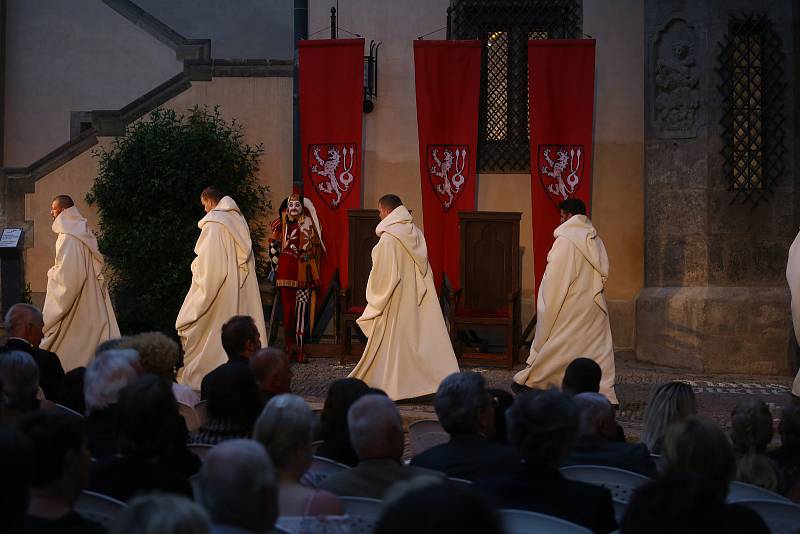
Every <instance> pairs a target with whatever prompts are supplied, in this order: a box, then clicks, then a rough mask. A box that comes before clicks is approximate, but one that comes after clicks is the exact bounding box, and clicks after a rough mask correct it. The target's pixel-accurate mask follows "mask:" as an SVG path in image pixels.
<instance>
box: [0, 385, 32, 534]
mask: <svg viewBox="0 0 800 534" xmlns="http://www.w3.org/2000/svg"><path fill="white" fill-rule="evenodd" d="M2 396H3V393H2V388H0V399H1V398H2ZM1 415H2V402H0V422H1V421H2V417H1ZM32 450H33V445H32V444H31V442H30V440H28V438H27V437H25V435H23V434H22V433H21V432H19V430H17V429H16V428H15V427H13V426H10V425H2V424H0V473H2V476H3V483H2V484H0V521H1V522H2V523H0V525H2V526H0V531H3V532H25V516H26V513H27V510H28V502H29V497H30V494H29V492H30V484H31V474H32V472H33V457H32V456H33V455H32Z"/></svg>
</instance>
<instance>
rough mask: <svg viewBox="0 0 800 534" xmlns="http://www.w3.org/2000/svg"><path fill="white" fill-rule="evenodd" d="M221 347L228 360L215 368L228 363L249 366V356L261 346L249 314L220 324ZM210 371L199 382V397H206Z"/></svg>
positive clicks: (211, 373)
mask: <svg viewBox="0 0 800 534" xmlns="http://www.w3.org/2000/svg"><path fill="white" fill-rule="evenodd" d="M221 336H222V348H223V349H224V350H225V354H227V355H228V362H227V363H224V364H222V365H220V366H219V367H217V369H220V368H222V367H226V366H229V365H243V366H246V367H248V368H249V366H250V357H251V356H252V355H253V354H255V353H256V351H257V350H258V349H260V348H261V334H259V333H258V328H256V323H255V322H254V321H253V318H252V317H250V316H249V315H235V316H233V317H231V318H230V319H228V322H227V323H225V324H224V325H222V332H221ZM217 369H215V370H214V371H211V372H210V373H208V374H207V375H206V376H205V377H203V381H202V382H201V383H200V398H201V399H203V400H206V399H207V398H208V392H207V387H208V385H207V382H208V380H210V379H211V377H212V376H214V373H215V371H216V370H217Z"/></svg>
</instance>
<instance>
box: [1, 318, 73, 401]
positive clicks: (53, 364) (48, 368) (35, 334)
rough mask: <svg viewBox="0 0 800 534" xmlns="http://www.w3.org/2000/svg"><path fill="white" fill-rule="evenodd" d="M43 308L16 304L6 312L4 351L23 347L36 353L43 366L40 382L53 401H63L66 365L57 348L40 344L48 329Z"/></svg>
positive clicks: (34, 355)
mask: <svg viewBox="0 0 800 534" xmlns="http://www.w3.org/2000/svg"><path fill="white" fill-rule="evenodd" d="M42 328H44V319H43V318H42V312H41V311H39V309H38V308H37V307H36V306H31V305H30V304H23V303H18V304H14V305H13V306H11V307H10V308H9V309H8V312H6V335H8V339H6V344H5V346H3V347H0V352H7V351H11V350H21V351H23V352H27V353H28V354H30V355H31V356H32V357H33V360H34V361H35V362H36V365H38V366H39V386H40V387H41V388H42V391H44V396H45V398H47V399H48V400H51V401H53V402H60V396H61V384H62V382H63V380H64V368H63V367H62V366H61V360H59V359H58V356H57V355H56V354H55V353H54V352H50V351H48V350H44V349H41V348H39V343H41V342H42V337H44V333H43V332H42Z"/></svg>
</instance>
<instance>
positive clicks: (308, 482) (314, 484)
mask: <svg viewBox="0 0 800 534" xmlns="http://www.w3.org/2000/svg"><path fill="white" fill-rule="evenodd" d="M348 469H350V466H349V465H345V464H340V463H339V462H335V461H333V460H331V459H329V458H323V457H322V456H314V457H312V458H311V467H309V468H308V471H306V473H305V474H304V475H303V476H302V478H301V479H300V483H301V484H302V485H304V486H308V487H309V488H318V487H319V485H320V484H322V481H323V480H325V479H326V478H328V477H329V476H330V475H333V474H335V473H341V472H342V471H347V470H348Z"/></svg>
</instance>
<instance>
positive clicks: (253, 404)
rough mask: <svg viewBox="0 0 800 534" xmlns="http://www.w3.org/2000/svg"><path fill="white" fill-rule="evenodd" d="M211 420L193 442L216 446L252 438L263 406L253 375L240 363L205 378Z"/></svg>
mask: <svg viewBox="0 0 800 534" xmlns="http://www.w3.org/2000/svg"><path fill="white" fill-rule="evenodd" d="M203 384H204V386H205V388H206V395H207V397H206V399H207V400H208V406H207V408H208V420H207V421H205V422H204V423H203V424H202V425H201V426H200V428H199V429H198V431H197V433H196V434H195V435H194V436H192V437H191V438H190V439H189V442H190V443H204V444H207V445H216V444H217V443H220V442H222V441H225V440H228V439H237V438H249V437H250V436H251V435H252V433H253V423H254V422H255V420H256V418H257V417H258V413H259V411H260V409H261V404H260V402H259V398H258V386H256V382H255V379H254V377H253V372H252V371H251V370H250V367H248V366H247V365H244V364H241V363H226V364H224V365H221V366H219V367H217V368H216V369H215V370H214V371H212V372H211V373H209V374H208V375H206V377H205V378H204V379H203Z"/></svg>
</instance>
